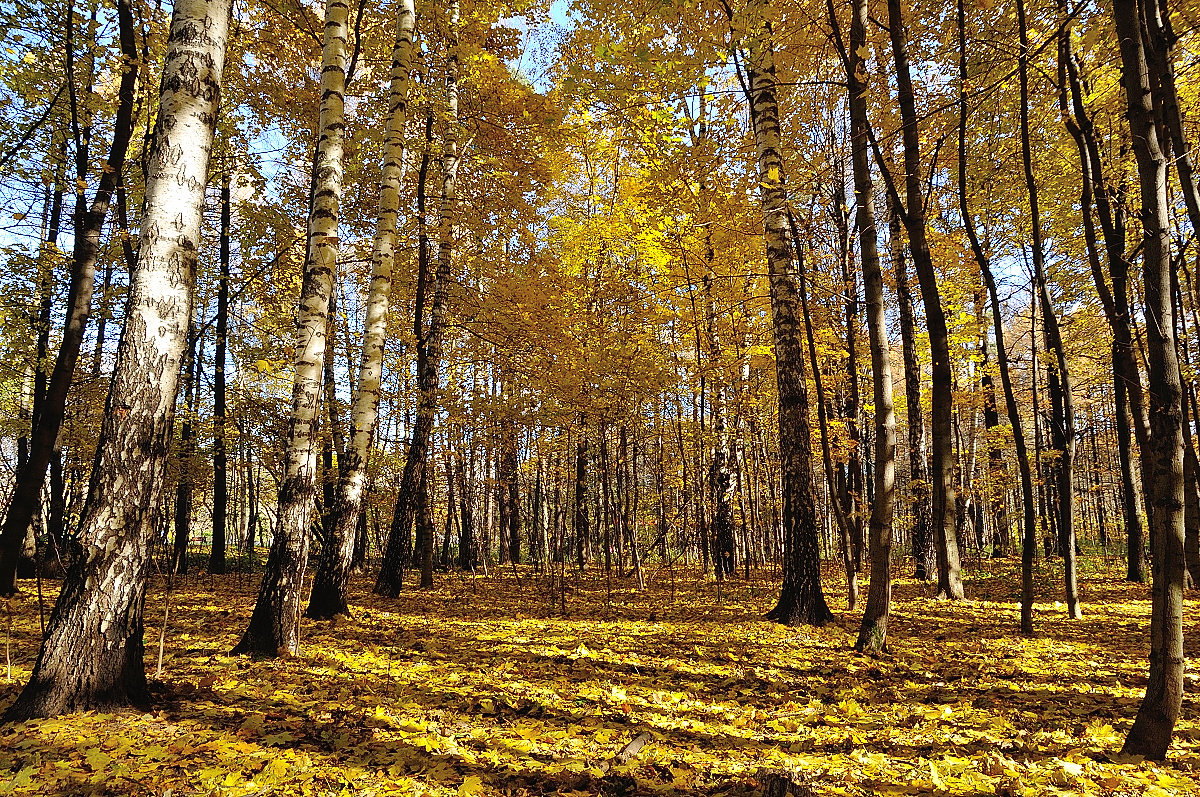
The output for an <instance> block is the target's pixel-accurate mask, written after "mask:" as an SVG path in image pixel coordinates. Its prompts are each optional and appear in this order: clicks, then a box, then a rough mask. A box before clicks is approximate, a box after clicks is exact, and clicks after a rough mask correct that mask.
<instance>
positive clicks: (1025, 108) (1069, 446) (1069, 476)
mask: <svg viewBox="0 0 1200 797" xmlns="http://www.w3.org/2000/svg"><path fill="white" fill-rule="evenodd" d="M1017 33H1018V38H1019V41H1020V55H1019V59H1018V64H1019V65H1018V69H1017V71H1018V77H1019V83H1020V93H1021V98H1020V103H1021V105H1020V117H1021V162H1022V164H1023V166H1024V168H1025V190H1026V193H1027V195H1028V197H1029V223H1030V226H1031V228H1032V232H1033V236H1032V238H1033V240H1032V244H1031V246H1032V250H1033V251H1032V255H1033V258H1032V259H1033V273H1034V280H1035V281H1036V283H1037V290H1038V300H1039V303H1040V304H1041V309H1042V331H1043V333H1044V335H1045V341H1046V350H1047V351H1049V352H1052V353H1053V354H1054V363H1053V364H1052V365H1051V366H1050V367H1049V368H1048V369H1047V371H1048V373H1047V379H1046V388H1047V390H1048V391H1049V392H1050V402H1051V406H1052V408H1053V409H1052V417H1053V422H1052V423H1051V430H1050V443H1051V446H1052V447H1053V449H1054V450H1055V451H1056V452H1057V458H1056V460H1055V462H1054V465H1053V467H1052V468H1051V473H1052V475H1053V478H1054V486H1055V492H1056V494H1057V498H1058V501H1057V510H1058V511H1057V513H1056V517H1055V519H1056V520H1057V521H1058V548H1059V553H1060V555H1061V556H1062V557H1063V570H1064V580H1065V591H1066V599H1067V616H1068V617H1070V618H1071V619H1073V620H1077V619H1079V618H1080V617H1082V616H1083V610H1082V608H1081V607H1080V605H1079V592H1078V586H1077V585H1076V577H1075V488H1074V484H1073V474H1074V459H1075V407H1074V401H1073V399H1072V397H1071V379H1070V372H1069V371H1068V369H1067V353H1066V349H1065V348H1064V346H1063V341H1062V334H1061V331H1060V330H1059V325H1058V317H1057V316H1056V315H1055V312H1054V304H1053V302H1052V300H1051V298H1050V287H1049V285H1048V284H1047V281H1046V266H1045V247H1044V246H1043V244H1042V222H1041V214H1040V211H1039V208H1038V185H1037V179H1036V178H1035V176H1034V173H1033V148H1032V147H1031V145H1030V141H1029V33H1028V28H1027V25H1026V20H1025V2H1024V0H1017Z"/></svg>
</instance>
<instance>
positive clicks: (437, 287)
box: [375, 0, 459, 598]
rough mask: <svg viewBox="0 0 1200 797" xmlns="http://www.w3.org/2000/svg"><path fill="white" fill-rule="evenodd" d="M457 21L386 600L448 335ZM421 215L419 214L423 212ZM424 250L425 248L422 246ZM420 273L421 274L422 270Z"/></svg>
mask: <svg viewBox="0 0 1200 797" xmlns="http://www.w3.org/2000/svg"><path fill="white" fill-rule="evenodd" d="M458 16H459V7H458V2H457V0H453V1H452V2H451V5H450V8H449V10H448V17H449V19H448V27H447V37H446V67H445V68H446V134H445V140H444V142H443V150H442V196H441V206H440V213H439V221H438V267H437V272H436V274H435V277H434V289H433V301H432V303H431V304H430V307H429V326H428V328H427V329H425V330H422V329H421V327H422V326H423V325H422V323H421V306H422V304H423V303H424V298H423V297H422V296H421V291H420V290H418V296H417V302H416V304H417V313H416V322H415V331H416V332H417V333H418V334H417V349H418V359H417V370H418V376H417V383H418V390H419V393H420V396H419V398H418V402H417V421H416V424H415V426H414V428H413V432H412V437H411V439H410V441H409V446H408V454H407V457H406V459H405V463H404V474H403V479H402V483H401V486H400V496H399V498H398V499H397V501H396V510H395V517H394V519H393V521H392V528H391V532H390V533H389V535H388V541H387V548H386V550H385V552H384V558H383V566H382V567H381V568H380V571H379V577H378V578H377V579H376V581H375V593H376V594H378V595H384V596H387V597H390V598H395V597H397V596H399V594H400V587H401V580H402V569H401V560H402V556H401V552H402V551H403V548H404V545H403V542H404V540H405V539H407V538H408V535H409V529H411V528H412V524H413V519H414V517H415V513H416V511H417V508H418V500H417V498H418V495H417V491H418V489H419V485H420V481H421V471H422V470H423V469H424V468H425V461H426V458H427V457H428V455H429V439H430V436H431V434H432V432H433V420H434V415H435V414H436V412H437V389H438V370H439V369H440V368H441V360H442V344H443V339H444V338H445V335H446V303H447V299H448V297H449V293H450V271H451V264H452V260H453V255H454V220H455V215H456V210H457V204H458V202H457V193H456V190H457V183H458V134H459V133H458V124H459V120H458V81H459V55H458ZM422 216H423V213H422ZM421 251H422V252H423V251H424V246H422V247H421ZM422 271H423V269H422Z"/></svg>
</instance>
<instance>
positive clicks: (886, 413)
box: [828, 0, 896, 653]
mask: <svg viewBox="0 0 1200 797" xmlns="http://www.w3.org/2000/svg"><path fill="white" fill-rule="evenodd" d="M828 10H829V18H830V20H831V21H832V22H833V23H834V25H835V26H836V24H837V15H836V13H835V11H834V7H833V0H829V2H828ZM835 32H836V33H837V39H838V43H839V45H840V44H841V35H840V31H838V29H837V28H836V27H835ZM839 49H840V50H841V57H842V64H843V66H844V67H845V69H846V83H847V87H848V89H849V98H848V100H847V102H848V104H849V107H850V163H851V167H852V169H853V171H854V206H855V214H856V218H855V225H856V226H857V227H858V242H859V260H860V261H861V263H862V272H863V294H864V297H865V299H866V302H867V334H868V336H869V338H870V346H871V374H872V376H873V379H872V384H873V388H874V399H875V458H874V459H875V461H874V466H875V473H874V478H875V494H874V495H873V496H872V497H871V518H870V532H869V542H868V548H869V551H870V556H871V583H870V585H869V586H868V588H867V606H866V609H865V610H864V611H863V618H862V623H861V625H860V626H859V629H858V640H857V641H856V642H855V644H854V647H855V649H856V650H859V651H870V652H875V653H878V652H882V651H884V650H885V649H886V648H887V626H888V615H889V614H890V613H891V607H892V571H891V562H892V517H893V514H894V507H895V503H894V501H895V486H896V411H895V402H894V400H893V397H892V363H891V356H890V353H889V347H888V339H887V310H886V306H885V304H884V299H883V271H882V270H881V269H880V266H879V240H878V239H879V235H878V231H877V229H876V227H875V212H874V209H875V200H874V194H875V187H874V185H873V183H872V181H871V163H870V160H868V157H869V155H868V151H867V145H868V140H867V58H866V56H867V55H868V54H869V53H868V47H867V0H853V2H852V3H851V17H850V46H849V48H848V49H847V48H845V47H840V48H839Z"/></svg>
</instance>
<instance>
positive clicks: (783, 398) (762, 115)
mask: <svg viewBox="0 0 1200 797" xmlns="http://www.w3.org/2000/svg"><path fill="white" fill-rule="evenodd" d="M766 12H767V7H766V3H765V2H764V1H763V0H753V1H752V2H751V3H750V4H749V6H748V7H747V9H746V11H745V13H746V15H747V19H746V20H745V23H746V24H745V30H746V31H747V32H748V41H747V45H748V49H749V58H748V60H747V63H746V72H747V75H746V78H747V83H748V86H747V95H748V96H747V98H746V99H747V102H748V103H749V106H750V115H751V119H752V120H753V127H754V143H755V154H756V161H757V167H758V182H759V197H760V200H761V202H762V212H763V231H764V239H765V243H766V256H767V271H768V275H769V282H770V286H771V319H772V328H773V339H774V345H775V379H776V385H777V386H778V390H779V453H780V458H781V465H782V473H781V483H782V498H783V501H782V503H783V512H782V513H781V514H782V521H783V585H782V588H781V590H780V595H779V601H778V603H777V604H776V606H775V608H774V609H772V610H771V611H770V612H769V613H768V615H767V617H768V618H769V619H772V620H775V621H777V622H780V623H783V624H785V625H798V624H801V623H808V624H812V625H824V624H825V623H827V622H829V621H830V620H831V619H832V618H833V613H832V612H830V611H829V607H828V605H827V604H826V603H825V595H824V593H823V591H822V589H821V559H820V547H819V544H818V526H817V516H816V506H815V502H814V497H815V496H814V494H813V476H812V435H811V429H810V422H809V417H808V410H809V408H808V389H807V386H806V385H805V382H804V346H803V343H802V338H801V335H802V334H803V333H802V330H801V323H800V319H799V318H797V309H798V307H799V301H798V293H797V286H796V279H797V277H796V275H795V274H794V273H793V263H792V253H791V249H790V246H789V240H788V237H789V231H788V207H787V190H786V187H785V183H784V172H783V157H782V137H781V134H780V126H779V103H778V100H777V87H776V77H775V54H774V44H773V42H772V30H771V23H770V22H769V20H768V19H767V14H766ZM797 243H799V242H797ZM800 278H801V279H802V278H803V276H802V275H801V277H800Z"/></svg>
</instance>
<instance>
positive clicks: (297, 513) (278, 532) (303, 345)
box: [234, 0, 350, 658]
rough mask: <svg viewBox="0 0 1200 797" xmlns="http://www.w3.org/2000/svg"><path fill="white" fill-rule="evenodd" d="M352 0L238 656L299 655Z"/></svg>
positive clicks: (337, 22) (331, 70)
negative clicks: (261, 568) (278, 457)
mask: <svg viewBox="0 0 1200 797" xmlns="http://www.w3.org/2000/svg"><path fill="white" fill-rule="evenodd" d="M349 10H350V7H349V5H348V3H347V2H346V0H328V2H327V3H326V5H325V38H324V43H323V46H322V55H321V109H320V116H319V120H318V127H319V130H320V138H319V139H318V141H317V158H316V180H315V185H314V186H313V188H314V190H313V203H312V211H311V213H310V215H309V219H308V252H307V257H306V260H305V267H304V281H303V284H302V285H301V288H300V305H299V317H298V320H297V322H296V349H295V368H296V377H295V383H294V385H293V387H292V417H291V420H290V422H289V424H288V439H287V449H286V455H285V473H284V477H283V483H282V485H281V486H280V488H279V506H278V511H277V521H276V527H275V536H274V538H273V539H272V541H271V552H270V554H269V555H268V558H267V567H266V572H265V573H264V574H263V580H262V585H261V587H260V588H259V593H258V601H257V603H256V604H255V607H254V614H253V615H252V616H251V618H250V624H249V627H248V628H247V629H246V633H245V634H244V635H243V636H242V640H241V641H240V642H239V643H238V644H237V646H236V647H235V648H234V653H249V654H252V655H254V656H259V657H271V658H273V657H276V656H278V655H280V654H281V653H290V654H293V655H294V654H295V653H297V648H298V644H299V633H298V630H299V624H300V597H301V596H300V593H301V586H302V585H303V582H304V571H305V569H306V567H307V566H308V545H309V526H310V524H311V521H312V510H313V500H314V497H315V493H316V486H317V464H318V458H319V457H318V455H319V451H318V448H317V427H318V425H319V423H320V413H321V394H322V389H323V387H324V365H325V338H326V333H327V328H328V322H329V295H330V293H331V292H332V290H333V283H334V279H335V277H336V271H337V256H338V215H339V213H340V210H341V198H342V149H343V145H342V139H343V131H344V126H345V125H344V117H343V94H344V92H345V88H346V57H347V46H346V41H347V34H348V26H347V19H348V17H349Z"/></svg>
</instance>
